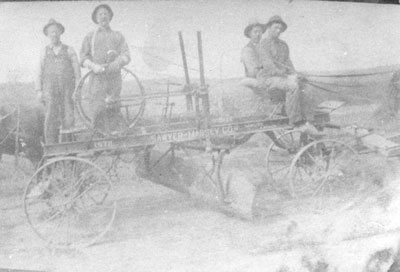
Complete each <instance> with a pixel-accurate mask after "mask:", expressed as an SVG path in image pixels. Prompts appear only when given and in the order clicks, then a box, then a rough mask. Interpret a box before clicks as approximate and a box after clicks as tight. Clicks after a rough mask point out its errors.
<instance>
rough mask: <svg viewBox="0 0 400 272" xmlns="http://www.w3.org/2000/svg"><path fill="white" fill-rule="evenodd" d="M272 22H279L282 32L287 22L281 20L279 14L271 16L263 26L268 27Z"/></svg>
mask: <svg viewBox="0 0 400 272" xmlns="http://www.w3.org/2000/svg"><path fill="white" fill-rule="evenodd" d="M273 24H281V25H282V27H283V28H282V32H284V31H285V30H286V29H287V24H286V23H285V22H284V21H283V20H282V18H281V16H278V15H274V16H272V17H271V18H270V19H269V21H268V23H266V24H265V28H266V29H267V28H269V27H270V26H271V25H273Z"/></svg>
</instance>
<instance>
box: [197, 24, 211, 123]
mask: <svg viewBox="0 0 400 272" xmlns="http://www.w3.org/2000/svg"><path fill="white" fill-rule="evenodd" d="M197 48H198V50H199V68H200V91H201V92H202V95H201V100H202V106H203V111H204V114H205V116H206V119H208V117H209V115H210V102H209V98H208V90H207V85H206V80H205V77H204V60H203V45H202V40H201V32H200V31H197ZM207 122H208V121H207Z"/></svg>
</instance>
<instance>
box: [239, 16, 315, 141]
mask: <svg viewBox="0 0 400 272" xmlns="http://www.w3.org/2000/svg"><path fill="white" fill-rule="evenodd" d="M286 29H287V24H286V23H285V22H284V21H283V20H282V18H281V17H280V16H277V15H275V16H272V17H271V18H270V19H269V20H268V22H267V23H266V24H262V23H259V22H253V23H251V24H249V25H248V26H247V27H246V28H245V30H244V35H245V36H246V37H247V38H249V39H250V41H249V43H248V44H247V45H246V46H245V47H244V48H243V49H242V56H241V57H242V62H243V64H244V67H245V76H246V78H245V79H244V80H242V84H243V85H245V86H247V87H249V88H251V89H253V90H254V91H255V92H256V93H257V94H259V95H261V96H265V97H269V98H270V99H271V100H274V101H277V102H281V103H282V104H283V105H284V106H285V107H284V109H285V114H286V115H287V116H288V118H289V123H290V124H291V125H292V126H294V127H297V128H298V129H300V130H304V132H307V133H309V134H314V135H319V134H321V133H320V132H319V131H318V130H317V129H316V128H315V126H314V125H313V117H314V114H313V109H312V107H311V101H310V99H309V98H308V97H307V96H306V94H305V92H304V85H305V84H304V83H305V79H304V78H303V77H301V76H300V75H299V74H298V73H297V72H296V71H295V69H294V67H293V63H292V61H291V59H290V55H289V47H288V45H287V44H286V42H284V41H283V40H281V39H280V35H281V33H283V32H284V31H285V30H286ZM264 33H266V37H265V38H262V36H263V34H264Z"/></svg>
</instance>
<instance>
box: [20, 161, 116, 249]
mask: <svg viewBox="0 0 400 272" xmlns="http://www.w3.org/2000/svg"><path fill="white" fill-rule="evenodd" d="M111 189H112V184H111V181H110V180H109V178H108V176H107V175H106V174H105V173H104V171H103V170H102V169H100V168H99V167H98V166H96V165H95V164H93V163H92V162H90V161H88V160H85V159H82V158H77V157H61V158H57V159H54V160H51V161H49V162H47V163H45V164H44V165H42V166H41V167H40V168H39V169H38V170H37V171H36V172H35V174H34V175H33V176H32V178H31V180H30V181H29V183H28V185H27V187H26V189H25V193H24V209H25V214H26V217H27V219H28V222H29V224H30V225H31V227H32V229H33V231H34V232H35V233H36V234H37V235H38V237H39V238H41V239H42V240H44V241H45V242H46V243H47V244H48V245H49V246H54V247H84V246H88V245H91V244H93V243H95V242H96V241H98V240H99V239H100V238H101V237H103V235H104V234H105V233H106V232H107V231H108V230H109V228H110V227H111V224H112V222H113V220H114V217H115V213H116V202H115V200H114V199H113V197H112V196H110V193H111Z"/></svg>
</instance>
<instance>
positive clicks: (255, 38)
mask: <svg viewBox="0 0 400 272" xmlns="http://www.w3.org/2000/svg"><path fill="white" fill-rule="evenodd" d="M264 33H265V25H263V24H261V23H259V22H253V23H251V24H249V25H248V26H246V28H245V29H244V35H245V36H246V37H247V38H249V39H250V42H249V43H248V44H247V45H246V46H245V47H244V48H243V49H242V54H241V61H242V63H243V64H244V69H245V75H246V78H245V79H243V80H242V81H241V84H242V85H245V86H247V87H249V88H252V89H254V88H257V87H258V82H257V80H256V76H257V74H258V72H259V71H260V70H261V68H262V64H261V60H260V56H259V54H258V46H259V43H260V41H261V37H262V34H264Z"/></svg>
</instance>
